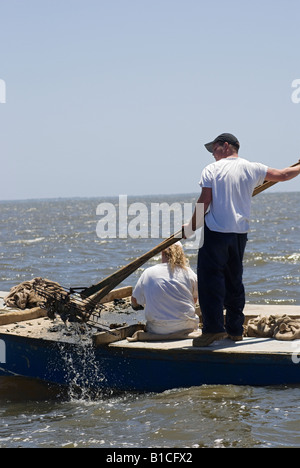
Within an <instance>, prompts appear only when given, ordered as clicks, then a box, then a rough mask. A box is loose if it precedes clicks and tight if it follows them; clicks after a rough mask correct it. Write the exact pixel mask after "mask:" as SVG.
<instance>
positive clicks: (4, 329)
mask: <svg viewBox="0 0 300 468" xmlns="http://www.w3.org/2000/svg"><path fill="white" fill-rule="evenodd" d="M5 295H7V293H6V292H0V317H1V314H4V313H5V314H7V313H9V314H10V313H12V314H14V313H17V314H18V316H19V315H20V314H22V311H20V310H18V311H13V310H11V309H7V308H4V307H3V297H4V296H5ZM1 299H2V300H1ZM25 314H26V312H25V313H24V317H25V316H26V315H25ZM284 314H286V315H289V316H290V317H293V318H300V306H293V305H255V304H248V305H247V306H246V308H245V315H246V320H249V319H250V318H254V317H257V316H259V315H284ZM0 333H1V334H8V335H16V336H22V337H26V338H38V339H43V340H49V341H60V342H62V343H80V342H84V341H88V340H89V337H87V336H85V335H82V336H79V335H76V336H74V333H69V334H68V330H67V329H66V328H65V326H64V325H63V322H62V321H61V320H60V319H56V320H55V321H54V322H53V321H51V320H50V319H48V318H47V317H39V318H34V319H31V318H28V319H26V318H25V320H24V321H17V322H14V323H9V324H3V325H0ZM108 346H109V347H111V348H116V349H119V348H123V349H137V350H149V351H151V350H153V351H170V352H176V350H177V351H178V350H188V351H189V352H193V353H194V352H198V353H199V351H201V352H204V350H205V351H208V350H209V351H211V352H213V353H228V354H232V353H239V354H277V355H279V354H280V355H286V354H288V355H293V356H295V357H296V358H297V356H299V357H300V340H295V341H278V340H275V339H271V338H248V337H246V338H244V340H243V341H241V342H236V343H234V342H233V341H231V340H229V339H226V340H222V341H218V342H214V343H213V344H211V345H210V346H209V347H208V348H197V347H193V342H192V340H191V339H187V340H186V339H185V340H176V341H152V342H139V341H137V342H128V341H127V340H122V341H117V342H115V343H111V344H109V345H108Z"/></svg>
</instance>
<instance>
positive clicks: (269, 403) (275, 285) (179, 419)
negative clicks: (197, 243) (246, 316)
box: [0, 192, 300, 448]
mask: <svg viewBox="0 0 300 468" xmlns="http://www.w3.org/2000/svg"><path fill="white" fill-rule="evenodd" d="M196 198H197V195H196V194H195V195H193V194H188V195H172V196H153V197H148V196H147V197H138V198H129V199H128V206H132V204H134V203H139V204H140V205H139V206H141V205H143V206H146V207H147V209H148V219H145V218H143V222H144V223H146V224H147V223H148V224H147V226H146V227H145V226H143V229H144V230H143V232H144V233H145V232H146V231H145V229H146V228H147V227H148V230H149V237H148V238H142V239H141V238H132V237H130V236H127V238H122V239H120V238H106V239H100V238H99V237H98V236H97V231H96V230H97V226H98V223H99V220H100V219H101V216H100V215H99V214H97V213H99V211H97V207H98V206H99V205H101V206H102V207H103V203H106V204H109V207H114V208H115V210H116V213H117V214H118V210H119V208H120V206H119V205H120V200H119V199H115V198H106V199H101V198H99V199H57V200H28V201H10V202H0V220H1V231H0V245H1V249H0V267H1V268H0V290H2V291H9V289H10V288H11V287H13V286H15V285H17V284H19V283H21V282H22V281H25V280H28V279H32V278H34V277H37V276H41V277H44V278H48V279H51V280H54V281H57V282H59V283H60V284H61V285H63V286H65V287H70V286H73V287H74V286H83V287H84V286H89V285H91V284H94V283H95V282H98V281H100V280H101V279H103V278H104V277H106V276H108V275H109V274H111V273H113V272H114V271H115V270H117V269H118V268H120V267H121V266H123V265H126V264H127V263H129V262H131V261H132V260H134V259H135V258H136V257H138V256H139V255H141V254H143V253H144V252H146V251H148V250H150V249H151V248H153V247H154V246H155V245H157V244H158V243H159V242H160V241H161V239H157V238H155V237H154V236H151V232H150V231H151V221H153V220H152V218H151V216H150V215H151V207H152V206H156V205H155V204H157V203H163V202H165V203H168V205H169V206H171V205H172V204H174V203H175V204H181V206H183V203H185V204H186V206H188V205H191V204H192V203H193V202H194V201H195V200H196ZM107 206H108V205H107ZM299 206H300V192H297V193H264V194H261V195H258V196H257V197H256V198H255V199H254V200H253V210H252V219H251V232H250V233H249V240H248V245H247V250H246V255H245V262H244V266H245V268H244V283H245V287H246V294H247V302H249V303H258V304H270V305H272V304H289V305H293V304H294V305H300V287H299V279H300V211H299ZM134 207H135V208H137V205H134ZM179 210H180V208H179ZM182 212H183V209H182ZM136 213H137V212H136ZM136 216H137V214H135V217H134V216H131V217H130V215H128V222H129V223H130V221H132V220H134V218H136ZM102 218H103V216H102ZM118 221H119V220H118V219H116V222H117V223H116V228H117V231H118V228H119V224H118ZM160 223H161V225H163V226H166V227H167V225H168V219H167V218H166V216H163V217H162V218H161V220H160ZM133 227H134V228H136V226H135V225H134V222H132V223H131V228H133ZM172 227H173V226H172V225H171V229H172ZM139 228H140V229H141V228H142V227H141V225H140V226H139ZM131 232H132V231H131ZM170 233H171V234H172V231H171V232H170ZM123 234H124V232H123ZM191 246H192V245H191V243H189V241H186V243H185V247H186V254H187V256H188V258H189V261H190V265H191V267H192V268H193V269H196V263H197V249H196V248H189V247H191ZM159 261H160V259H159V256H157V257H155V258H154V259H152V260H150V261H149V262H148V264H147V265H146V266H150V265H153V264H155V263H156V262H159ZM143 268H144V267H142V268H140V269H139V270H138V271H137V272H135V273H134V274H132V275H131V276H130V277H129V278H127V279H126V280H125V281H124V283H123V284H122V285H134V284H135V282H136V281H137V279H138V277H139V275H140V274H141V271H142V270H143ZM138 318H140V317H139V316H137V314H132V316H131V317H128V316H126V317H125V320H124V321H127V322H130V320H132V321H136V320H137V319H138ZM0 402H1V404H0V447H103V448H112V447H120V448H133V447H136V448H139V447H140V448H141V447H168V448H171V447H189V448H193V447H194V448H198V447H219V448H222V447H300V436H299V434H300V404H299V388H298V387H276V388H256V387H238V386H203V387H196V388H184V389H174V390H171V391H167V392H164V393H161V394H152V393H150V394H122V395H118V396H116V395H111V396H109V395H105V396H104V395H103V396H101V395H100V396H99V395H98V396H97V398H91V397H89V396H88V395H87V394H81V395H80V396H77V395H75V394H73V393H69V394H62V392H61V390H60V389H57V388H49V387H47V386H45V385H43V384H41V383H39V384H37V383H36V382H32V381H28V380H24V379H19V378H1V379H0Z"/></svg>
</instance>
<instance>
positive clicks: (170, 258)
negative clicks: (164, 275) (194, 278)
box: [163, 244, 188, 270]
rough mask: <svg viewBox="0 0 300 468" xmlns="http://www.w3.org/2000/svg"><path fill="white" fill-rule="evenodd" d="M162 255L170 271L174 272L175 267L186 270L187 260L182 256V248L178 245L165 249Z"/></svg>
mask: <svg viewBox="0 0 300 468" xmlns="http://www.w3.org/2000/svg"><path fill="white" fill-rule="evenodd" d="M163 253H164V256H165V259H166V261H167V263H168V264H169V265H170V268H171V270H174V269H175V267H181V268H186V267H187V266H188V259H187V258H186V256H185V255H184V251H183V248H182V246H181V245H180V244H173V245H171V246H170V247H168V248H167V249H165V250H164V251H163Z"/></svg>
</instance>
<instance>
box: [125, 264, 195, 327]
mask: <svg viewBox="0 0 300 468" xmlns="http://www.w3.org/2000/svg"><path fill="white" fill-rule="evenodd" d="M132 295H133V297H135V299H136V300H137V302H138V304H140V305H142V306H144V307H145V318H146V320H147V331H149V332H151V333H172V332H176V331H180V330H187V329H192V330H194V329H196V328H198V325H199V318H198V316H197V315H195V301H194V299H197V297H198V287H197V275H196V274H195V273H194V272H193V270H192V269H191V268H180V267H176V268H175V269H174V270H173V271H171V268H170V267H169V265H168V264H167V263H162V264H159V265H155V266H153V267H150V268H147V270H145V271H144V272H143V273H142V275H141V276H140V278H139V280H138V282H137V285H136V287H135V288H134V291H133V293H132Z"/></svg>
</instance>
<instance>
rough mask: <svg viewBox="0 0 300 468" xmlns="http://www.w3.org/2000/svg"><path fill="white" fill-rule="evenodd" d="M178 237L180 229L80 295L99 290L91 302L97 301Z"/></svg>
mask: <svg viewBox="0 0 300 468" xmlns="http://www.w3.org/2000/svg"><path fill="white" fill-rule="evenodd" d="M180 239H182V230H180V231H178V232H176V233H175V234H172V236H170V237H168V238H167V239H165V240H164V241H162V242H161V243H160V244H159V245H157V246H156V247H154V248H153V249H151V250H149V252H146V253H145V254H143V255H141V256H140V257H138V258H137V259H136V260H134V261H133V262H131V263H129V264H128V265H126V266H124V267H122V268H120V270H118V271H116V272H115V273H113V274H112V275H110V276H108V277H107V278H105V279H104V280H102V281H100V283H98V284H95V285H93V286H91V287H89V288H86V289H84V290H83V291H82V293H81V297H82V298H88V297H90V296H93V294H96V293H98V292H99V291H100V292H99V294H97V295H96V296H94V297H93V298H92V300H93V302H99V301H100V300H101V299H102V298H103V297H104V296H106V294H108V293H109V292H110V291H111V290H112V289H114V287H115V286H117V285H118V284H120V283H122V281H124V280H125V279H126V278H127V277H128V276H130V275H131V274H132V273H133V272H134V271H136V270H137V269H138V268H139V267H140V266H142V265H143V264H144V263H146V262H147V261H148V260H150V258H152V257H154V256H155V255H157V254H159V253H160V252H162V251H163V250H165V249H167V248H168V247H170V246H171V245H173V244H175V243H176V242H178V241H179V240H180Z"/></svg>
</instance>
